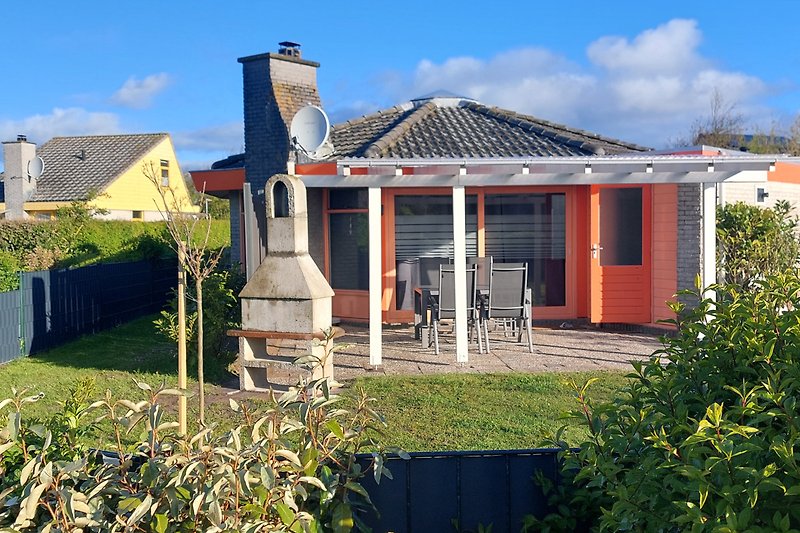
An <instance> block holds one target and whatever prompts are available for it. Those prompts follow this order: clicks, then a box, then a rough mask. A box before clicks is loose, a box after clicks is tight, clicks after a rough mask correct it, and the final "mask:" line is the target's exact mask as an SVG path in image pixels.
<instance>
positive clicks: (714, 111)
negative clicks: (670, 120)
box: [690, 89, 745, 147]
mask: <svg viewBox="0 0 800 533" xmlns="http://www.w3.org/2000/svg"><path fill="white" fill-rule="evenodd" d="M709 111H710V113H709V115H708V116H707V117H705V118H702V119H698V120H696V121H695V122H694V124H693V125H692V129H691V133H690V136H691V144H707V145H710V146H719V147H731V146H741V144H742V141H743V139H744V136H743V132H744V127H745V123H744V116H743V115H742V114H741V113H739V112H738V111H737V110H736V104H735V103H734V102H731V101H729V100H727V99H726V98H725V96H724V95H723V94H722V93H721V92H720V90H719V89H714V92H713V93H712V95H711V103H710V109H709Z"/></svg>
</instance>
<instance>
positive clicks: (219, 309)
mask: <svg viewBox="0 0 800 533" xmlns="http://www.w3.org/2000/svg"><path fill="white" fill-rule="evenodd" d="M243 286H244V278H243V276H242V275H241V274H239V273H237V272H233V271H229V270H218V271H216V272H214V273H213V274H211V276H209V277H208V279H207V280H206V281H205V283H203V302H204V306H205V314H204V318H205V320H204V328H205V330H204V336H205V342H204V347H203V352H204V354H203V355H204V362H206V363H211V364H207V366H206V368H207V372H208V374H209V376H210V377H212V378H214V377H219V376H220V375H221V374H223V373H224V372H225V370H226V368H227V366H228V365H229V364H230V363H232V362H233V358H232V357H227V358H226V357H225V355H226V353H227V352H226V350H225V343H226V342H227V341H228V336H227V331H228V330H229V329H231V328H235V327H237V326H238V325H239V318H240V316H239V300H238V298H237V295H238V294H239V292H240V291H241V290H242V287H243ZM186 294H187V305H186V307H187V309H186V345H187V346H186V349H187V352H188V353H187V355H188V358H187V359H188V362H189V367H190V368H189V370H192V371H195V370H196V366H197V328H196V322H197V302H195V301H194V299H193V298H192V297H191V296H192V294H194V283H193V281H192V280H190V281H189V286H188V287H187V289H186ZM177 309H178V300H177V297H176V298H173V300H172V302H171V303H170V307H169V309H167V310H164V311H161V315H160V316H159V318H157V319H156V320H155V321H154V322H153V323H154V324H155V326H156V330H157V331H158V332H159V333H160V334H161V335H163V336H165V337H166V338H168V339H170V340H172V341H173V342H178V311H177Z"/></svg>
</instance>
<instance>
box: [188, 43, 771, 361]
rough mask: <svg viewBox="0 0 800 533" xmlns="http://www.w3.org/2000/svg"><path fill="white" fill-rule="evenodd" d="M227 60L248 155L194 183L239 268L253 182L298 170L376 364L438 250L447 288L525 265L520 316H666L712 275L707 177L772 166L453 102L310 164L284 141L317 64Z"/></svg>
mask: <svg viewBox="0 0 800 533" xmlns="http://www.w3.org/2000/svg"><path fill="white" fill-rule="evenodd" d="M239 61H240V62H241V63H242V64H243V66H244V94H245V97H244V101H245V146H246V152H245V154H244V156H243V157H240V158H239V159H238V160H237V159H235V158H234V160H231V161H229V162H228V164H223V165H218V167H220V168H217V169H212V170H210V171H200V172H192V177H193V179H194V180H195V185H196V186H197V187H198V189H200V188H205V190H207V191H209V192H211V193H212V194H213V193H216V194H220V195H227V196H228V197H229V198H230V199H231V205H232V210H231V211H232V215H231V217H232V220H231V223H232V232H233V233H234V238H236V237H238V239H237V240H238V242H239V250H240V255H239V257H240V259H241V260H242V263H243V264H244V265H246V267H247V270H248V272H251V271H252V270H254V268H255V266H257V264H258V261H259V258H260V254H261V253H263V252H262V251H261V250H262V246H263V241H264V235H263V231H259V228H260V227H262V221H261V219H260V218H259V217H260V216H261V215H260V213H259V210H260V209H261V210H263V208H261V207H260V204H259V188H260V189H261V190H263V184H264V183H265V182H266V180H267V179H268V178H269V177H270V176H271V175H272V174H275V173H278V172H289V173H293V174H295V175H298V176H300V177H302V179H303V182H304V183H305V185H306V187H307V189H308V201H309V206H308V207H309V242H310V244H311V254H312V256H313V257H314V259H315V261H316V262H317V264H318V266H319V267H320V269H321V270H322V272H323V273H324V274H325V276H326V277H327V279H328V280H329V282H330V284H331V286H332V287H333V289H334V291H335V292H336V296H335V297H334V301H333V312H334V316H337V317H339V318H342V319H347V320H358V321H368V322H369V324H370V343H371V359H372V363H373V364H376V365H377V364H380V362H381V348H380V344H381V329H382V324H384V323H408V322H411V321H412V320H413V293H412V290H413V287H414V285H415V283H416V282H417V280H416V278H415V262H416V261H418V260H419V258H424V257H447V258H449V259H450V260H451V261H452V262H453V263H454V265H455V268H456V279H458V278H459V276H465V275H466V273H465V270H466V269H465V263H466V258H467V257H471V256H474V257H488V256H491V257H492V258H493V259H494V261H496V262H526V263H528V266H529V271H530V275H529V286H530V288H531V291H532V294H533V317H534V319H535V320H536V319H540V320H541V319H552V320H576V319H585V320H588V321H589V322H592V323H636V324H654V323H657V322H658V321H659V320H662V319H665V318H670V316H671V315H670V311H669V309H668V307H667V305H666V303H665V302H666V301H667V300H670V299H672V298H674V297H675V294H676V292H677V291H678V290H679V289H681V288H691V287H693V286H694V280H695V277H696V276H697V275H698V274H700V275H701V276H702V279H703V282H704V284H706V285H707V284H709V283H711V282H713V281H714V280H715V275H716V273H715V234H714V231H715V208H716V205H717V191H718V188H719V186H720V184H723V185H729V184H739V183H747V184H763V183H766V182H767V179H768V175H769V172H770V170H774V166H775V163H774V158H770V157H764V156H752V155H749V154H741V153H726V154H722V155H720V154H713V155H711V154H706V153H703V152H700V153H698V152H696V151H695V152H693V153H691V154H669V153H656V152H652V151H649V150H648V149H646V148H644V147H641V146H638V145H635V144H632V143H627V142H623V141H619V140H616V139H611V138H608V137H604V136H601V135H597V134H594V133H591V132H587V131H583V130H579V129H576V128H570V127H567V126H563V125H560V124H554V123H551V122H548V121H544V120H541V119H537V118H535V117H531V116H527V115H522V114H519V113H515V112H512V111H507V110H502V109H498V108H494V107H488V106H485V105H482V104H480V103H479V102H476V101H474V100H470V99H467V98H461V97H457V96H454V95H450V94H437V95H430V96H427V97H423V98H420V99H417V100H414V101H412V102H408V103H405V104H402V105H399V106H395V107H393V108H390V109H386V110H382V111H380V112H378V113H374V114H371V115H367V116H364V117H361V118H359V119H356V120H351V121H348V122H345V123H342V124H338V125H335V126H333V128H332V129H331V131H330V143H331V145H330V146H328V149H329V154H330V155H329V156H328V157H327V158H326V159H325V160H323V161H311V160H309V159H308V158H306V157H304V156H303V154H299V153H296V152H294V150H293V149H292V147H291V145H290V142H289V139H288V135H287V133H286V132H287V131H288V127H287V125H288V123H289V122H290V121H291V117H292V116H293V115H294V113H295V112H296V111H297V110H298V109H299V108H300V107H302V106H303V105H305V104H307V103H314V104H318V103H319V96H318V94H317V92H316V78H315V72H316V67H317V64H316V63H313V62H310V61H306V60H303V59H301V58H300V57H299V50H288V51H287V50H282V53H278V54H262V55H259V56H250V57H247V58H242V59H240V60H239ZM293 94H296V95H302V97H297V98H292V95H293ZM264 109H267V113H266V114H265V113H263V110H264ZM270 110H272V111H270ZM271 112H272V115H270V113H271ZM238 164H241V166H237V165H238ZM463 279H465V278H463ZM460 285H462V286H465V285H466V284H465V283H464V284H460ZM463 290H466V289H463ZM462 297H464V298H465V296H463V295H462ZM465 324H466V315H465V314H464V316H462V317H457V318H456V328H457V331H458V332H459V333H458V335H457V342H456V357H457V360H458V361H466V360H467V357H468V355H467V342H466V328H465V327H460V326H461V325H465Z"/></svg>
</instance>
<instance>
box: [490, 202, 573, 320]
mask: <svg viewBox="0 0 800 533" xmlns="http://www.w3.org/2000/svg"><path fill="white" fill-rule="evenodd" d="M485 206H486V207H485V219H484V222H485V226H486V228H485V229H486V233H485V234H486V254H485V255H486V256H491V257H492V260H493V261H494V262H495V263H528V286H529V287H530V288H531V289H532V292H533V303H534V305H538V306H564V305H566V234H567V231H566V228H567V225H566V216H567V209H566V195H565V194H564V193H538V194H487V195H486V198H485Z"/></svg>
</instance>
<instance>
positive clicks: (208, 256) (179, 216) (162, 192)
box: [142, 161, 225, 425]
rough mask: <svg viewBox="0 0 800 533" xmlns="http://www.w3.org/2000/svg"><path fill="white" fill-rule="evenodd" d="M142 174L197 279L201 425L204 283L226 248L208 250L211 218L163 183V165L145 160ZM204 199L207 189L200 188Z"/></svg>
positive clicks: (180, 254)
mask: <svg viewBox="0 0 800 533" xmlns="http://www.w3.org/2000/svg"><path fill="white" fill-rule="evenodd" d="M142 173H143V174H144V175H145V176H146V177H147V179H149V180H150V182H151V183H152V184H153V186H154V187H155V188H156V190H157V191H158V194H159V196H160V197H161V205H158V204H157V207H158V209H159V211H161V213H162V215H163V216H164V220H165V221H166V224H167V230H168V231H169V234H170V237H171V238H172V245H174V249H175V251H176V253H177V254H178V258H179V259H182V261H181V265H180V267H181V268H183V269H185V271H186V272H187V273H188V274H189V276H191V277H192V278H193V279H194V282H195V301H196V305H197V321H196V324H195V328H196V337H197V382H198V400H199V404H200V405H199V407H200V424H201V425H205V405H206V402H205V391H204V390H203V387H204V385H205V376H204V365H203V282H204V281H205V280H206V279H208V278H209V276H211V275H212V274H213V273H214V271H215V270H216V268H217V265H218V264H219V261H220V259H221V258H222V253H223V252H224V250H225V248H224V247H221V248H219V249H217V250H210V249H209V237H210V235H211V220H210V218H208V217H206V216H205V215H203V214H199V213H193V212H191V211H190V210H189V209H190V208H191V205H189V204H188V202H186V201H185V200H183V201H182V200H181V199H180V198H179V197H178V195H177V194H176V193H175V191H174V190H173V189H172V188H171V187H162V186H161V173H160V168H159V166H158V165H156V163H155V162H154V161H149V162H146V163H144V165H143V167H142ZM199 194H200V197H199V199H200V200H201V202H202V200H203V199H204V197H205V191H199Z"/></svg>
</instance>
